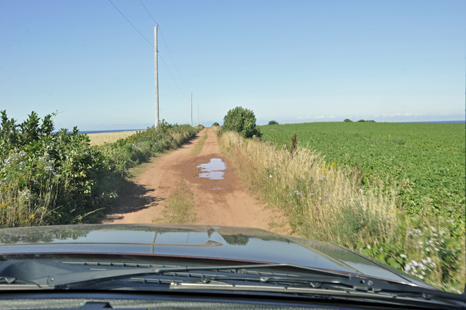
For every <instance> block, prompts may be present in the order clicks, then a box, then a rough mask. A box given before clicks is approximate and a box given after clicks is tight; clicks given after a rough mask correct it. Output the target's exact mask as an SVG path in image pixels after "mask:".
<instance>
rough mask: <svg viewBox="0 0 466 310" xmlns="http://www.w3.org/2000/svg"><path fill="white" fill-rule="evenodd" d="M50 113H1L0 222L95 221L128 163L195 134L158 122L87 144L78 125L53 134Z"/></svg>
mask: <svg viewBox="0 0 466 310" xmlns="http://www.w3.org/2000/svg"><path fill="white" fill-rule="evenodd" d="M53 115H54V114H52V115H47V116H46V117H44V119H43V120H41V119H40V118H39V117H38V115H37V113H35V112H32V113H31V114H30V115H29V118H28V119H27V120H26V121H24V122H23V123H21V124H19V125H18V124H16V121H15V120H14V119H11V120H9V119H8V117H7V115H6V111H2V112H1V118H2V122H1V127H0V146H1V150H0V227H13V226H32V225H50V224H54V225H56V224H71V223H82V222H95V221H96V220H98V216H99V214H101V213H102V212H103V210H105V209H106V207H108V206H109V205H110V203H112V202H113V201H114V200H115V198H116V197H118V195H119V194H120V193H121V192H122V191H123V190H124V188H125V186H124V185H125V184H126V181H125V178H124V177H125V176H126V175H127V172H128V169H129V168H131V167H134V166H135V165H137V164H139V163H142V162H144V161H147V160H148V159H149V158H150V157H151V156H152V155H153V154H154V153H156V152H160V151H163V150H166V149H173V148H177V147H178V146H180V145H181V144H182V143H184V142H185V141H187V140H188V139H189V138H191V137H193V136H194V135H195V134H196V133H197V129H195V128H193V127H191V126H188V125H169V124H167V123H166V122H165V121H162V124H161V126H159V128H157V129H155V128H154V127H152V128H148V129H147V130H145V131H140V132H137V133H136V134H135V135H133V136H130V137H128V138H126V139H120V140H118V141H116V142H115V143H111V144H107V145H105V146H102V147H91V146H90V145H89V137H88V136H87V135H85V134H84V135H83V134H79V132H78V129H77V128H76V127H75V128H74V129H73V132H71V133H69V132H68V131H67V129H61V130H60V131H58V132H57V133H55V134H52V131H53V129H54V126H53V121H52V116H53ZM126 187H127V186H126ZM99 212H100V213H99Z"/></svg>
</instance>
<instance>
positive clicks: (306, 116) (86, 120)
mask: <svg viewBox="0 0 466 310" xmlns="http://www.w3.org/2000/svg"><path fill="white" fill-rule="evenodd" d="M141 1H142V3H143V4H144V5H145V7H146V8H147V9H148V11H149V12H150V13H151V14H152V16H153V17H154V18H155V20H156V21H157V22H158V23H159V27H160V28H159V29H160V32H159V55H160V58H159V87H160V89H159V90H160V118H161V119H162V118H163V119H165V120H167V121H168V122H169V123H179V124H181V123H189V122H190V101H189V96H190V93H191V92H192V93H193V103H194V107H195V109H194V123H195V124H197V107H198V105H199V107H200V113H201V114H202V120H203V122H204V124H205V125H207V126H209V125H210V124H212V123H213V122H219V123H222V121H223V117H224V115H225V114H226V113H227V111H228V110H230V109H232V108H234V107H236V106H243V107H245V108H248V109H252V110H253V111H254V113H255V115H256V117H257V119H258V124H265V123H267V122H268V121H269V120H272V119H273V120H276V121H278V122H280V123H294V122H311V121H342V120H344V119H345V118H351V119H353V120H358V119H374V120H376V121H381V122H382V121H386V122H393V121H396V122H399V121H433V120H461V119H464V116H465V57H466V52H465V51H466V40H465V39H466V18H464V14H465V12H466V1H463V0H459V1H450V0H445V1H429V0H419V1H410V0H402V1H396V0H391V1H362V0H358V1H346V0H345V1H333V0H325V1H313V0H306V1H296V0H291V1H284V0H282V1H272V0H267V1H257V0H248V1H241V0H236V1H219V0H217V1H214V0H211V1H200V0H196V1H193V0H190V1H181V0H173V1H150V0H141ZM112 2H113V3H114V4H115V5H116V6H117V7H118V9H119V10H120V11H121V12H122V13H123V14H124V15H125V16H126V17H127V18H128V19H129V20H130V21H131V23H132V24H133V25H134V26H135V27H136V28H137V29H138V30H139V31H140V32H141V33H142V35H143V36H144V37H145V39H147V40H148V41H149V42H147V41H146V40H145V39H144V38H143V37H141V35H140V34H138V33H137V32H136V30H134V28H133V27H132V26H131V25H130V24H129V23H128V22H127V21H126V20H125V19H124V17H123V16H122V15H121V14H120V13H119V12H118V11H117V10H116V9H115V7H114V6H113V5H112V3H111V2H110V1H109V0H80V1H63V0H54V1H44V0H27V1H26V0H0V42H1V44H0V55H1V57H0V110H7V114H8V115H9V116H10V117H14V118H16V119H17V120H19V121H22V120H24V119H25V118H26V117H27V114H29V113H30V112H31V111H36V112H38V113H39V115H40V116H44V115H46V114H49V113H52V112H55V111H58V115H57V116H56V118H55V123H56V126H57V127H58V128H62V127H63V128H72V127H73V126H78V128H79V129H80V130H106V129H138V128H145V127H147V126H151V125H153V124H154V117H155V116H154V113H155V103H154V52H153V46H152V44H153V40H154V33H153V29H154V26H155V22H154V21H153V20H152V18H151V17H150V16H149V14H148V13H147V12H146V11H145V9H144V7H143V6H142V5H141V3H140V2H139V0H131V1H129V0H112ZM162 37H163V39H164V40H163V39H162ZM165 43H166V44H165ZM162 59H163V60H162ZM172 59H173V60H174V62H173V61H172ZM164 62H165V64H166V66H165V65H164ZM167 68H168V69H167ZM180 75H181V77H180ZM172 77H173V78H172Z"/></svg>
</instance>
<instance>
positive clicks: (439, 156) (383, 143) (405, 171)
mask: <svg viewBox="0 0 466 310" xmlns="http://www.w3.org/2000/svg"><path fill="white" fill-rule="evenodd" d="M260 129H261V131H262V139H263V140H265V141H267V142H268V143H270V144H271V145H273V146H275V147H276V148H278V149H288V150H289V149H290V148H292V144H293V143H292V138H293V136H294V135H295V134H296V141H297V145H298V148H297V151H298V152H299V150H300V147H303V148H307V149H311V150H314V151H316V152H317V153H320V154H321V155H322V156H324V160H325V165H328V166H329V167H330V166H331V167H334V168H336V169H346V170H347V171H353V175H357V176H358V178H360V183H361V184H360V186H361V188H362V189H368V188H371V187H372V188H374V186H376V187H378V188H383V189H386V190H388V189H392V190H394V191H395V193H396V207H397V209H398V211H397V212H399V213H398V217H397V221H398V223H399V225H402V226H400V227H401V228H400V229H401V231H403V232H404V233H402V235H406V236H407V237H409V238H411V239H413V240H417V241H416V243H417V245H416V248H417V249H414V248H413V249H412V250H413V252H414V250H416V251H418V252H417V253H418V254H415V253H411V254H410V253H405V251H406V250H404V252H403V251H401V250H395V249H390V252H391V253H392V254H390V256H392V257H394V258H396V259H398V258H399V260H398V262H400V264H401V266H400V267H401V268H403V269H404V270H405V271H406V272H408V273H411V274H413V273H412V270H413V269H412V265H413V266H416V265H417V264H418V263H420V262H421V259H419V261H418V262H414V261H412V260H409V259H408V260H406V259H405V260H403V259H402V258H404V257H406V255H407V256H408V257H410V256H411V257H414V256H417V255H420V253H419V250H420V251H421V252H423V253H421V254H422V256H423V260H422V262H424V261H425V262H424V263H426V262H427V261H428V258H429V257H431V256H432V254H433V252H435V255H436V257H438V259H439V261H441V262H442V263H441V265H442V266H443V268H442V269H443V271H442V275H441V276H440V275H439V277H437V279H436V282H437V281H438V282H437V283H438V284H441V283H439V282H443V283H445V282H449V283H452V282H456V281H459V282H460V283H461V285H464V284H462V283H464V272H463V271H459V269H463V268H462V267H461V265H462V264H463V262H462V261H463V259H462V258H461V257H462V256H464V238H465V125H464V124H461V123H375V122H328V123H304V124H286V125H267V126H261V127H260ZM354 172H356V173H354ZM403 227H404V228H403ZM389 247H390V246H389ZM393 251H395V252H393ZM397 252H399V253H397ZM364 253H365V254H367V255H369V256H372V257H376V258H377V257H378V255H380V254H379V253H377V250H376V249H373V248H370V247H367V248H365V249H364ZM380 257H381V260H383V257H382V256H380ZM393 265H395V263H394V264H393ZM423 274H424V273H423ZM416 275H417V274H416ZM421 278H422V276H421ZM455 279H456V280H455ZM461 285H459V283H458V282H457V284H456V285H453V287H457V288H459V287H461ZM441 286H442V285H441Z"/></svg>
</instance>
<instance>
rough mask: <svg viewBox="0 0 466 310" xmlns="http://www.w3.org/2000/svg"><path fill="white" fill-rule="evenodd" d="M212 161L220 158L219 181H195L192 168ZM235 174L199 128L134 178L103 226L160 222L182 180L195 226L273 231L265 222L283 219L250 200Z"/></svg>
mask: <svg viewBox="0 0 466 310" xmlns="http://www.w3.org/2000/svg"><path fill="white" fill-rule="evenodd" d="M206 131H207V134H208V138H207V140H206V141H205V142H204V146H203V148H202V150H201V151H200V152H199V153H198V154H196V155H192V153H191V152H192V149H193V148H194V146H195V145H196V144H197V143H198V141H199V139H200V138H201V137H202V136H203V135H204V134H205V132H206ZM212 158H220V159H222V161H223V162H224V163H225V165H226V169H225V170H224V171H225V174H224V175H223V179H222V180H210V179H207V178H200V177H199V174H200V173H201V169H200V168H197V166H198V165H200V164H205V163H208V162H209V161H210V160H211V159H212ZM234 170H235V169H234V167H233V166H232V164H231V163H230V161H229V160H228V159H227V158H226V157H225V156H224V155H223V154H222V153H221V151H220V147H219V145H218V143H217V139H216V136H215V133H214V132H213V131H212V130H211V129H204V130H202V131H201V132H199V133H198V134H197V136H196V138H194V139H193V140H191V141H190V142H188V143H186V144H184V145H183V146H182V147H180V148H179V149H177V150H175V151H172V152H170V153H167V154H165V155H162V156H161V157H160V158H159V159H158V160H157V161H156V162H155V163H154V164H152V165H151V166H150V167H149V169H147V170H146V171H145V172H143V173H142V174H141V175H139V176H138V177H137V178H136V180H135V183H136V184H137V186H136V187H135V189H134V190H133V193H132V194H131V195H129V196H127V197H124V198H123V199H122V201H121V203H120V205H119V206H118V207H116V208H115V209H114V211H113V213H111V214H108V215H107V217H106V218H105V219H104V220H103V221H102V223H106V224H117V223H118V224H120V223H152V219H153V218H162V217H163V215H162V210H163V209H164V200H166V199H167V198H168V196H169V195H170V194H171V193H172V191H173V190H175V188H176V186H177V184H178V183H179V181H180V180H181V178H184V179H185V180H186V184H187V186H188V188H189V189H190V190H191V191H192V192H193V193H194V204H195V208H196V213H197V216H196V217H197V221H196V222H195V223H194V224H203V225H223V226H242V227H255V228H262V229H267V230H277V229H278V228H277V227H271V226H270V224H269V223H271V222H283V217H282V216H280V213H279V212H278V211H276V210H272V209H271V208H268V207H266V205H265V204H263V203H260V202H259V201H258V199H257V198H254V197H252V196H250V195H249V193H248V192H247V191H246V189H244V188H243V186H242V184H241V181H240V180H239V179H238V177H237V176H236V175H235V173H234ZM273 226H276V225H275V224H274V225H273ZM283 229H284V228H282V229H280V230H281V233H284V231H283ZM285 229H286V228H285Z"/></svg>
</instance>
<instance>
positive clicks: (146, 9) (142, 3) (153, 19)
mask: <svg viewBox="0 0 466 310" xmlns="http://www.w3.org/2000/svg"><path fill="white" fill-rule="evenodd" d="M139 3H141V5H142V7H143V8H144V9H145V10H146V12H147V14H149V16H150V18H152V20H153V21H154V22H155V23H156V24H158V23H157V22H156V21H155V19H154V17H153V16H152V14H151V13H150V12H149V10H148V9H147V8H146V6H145V5H144V4H143V3H142V1H141V0H139Z"/></svg>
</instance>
